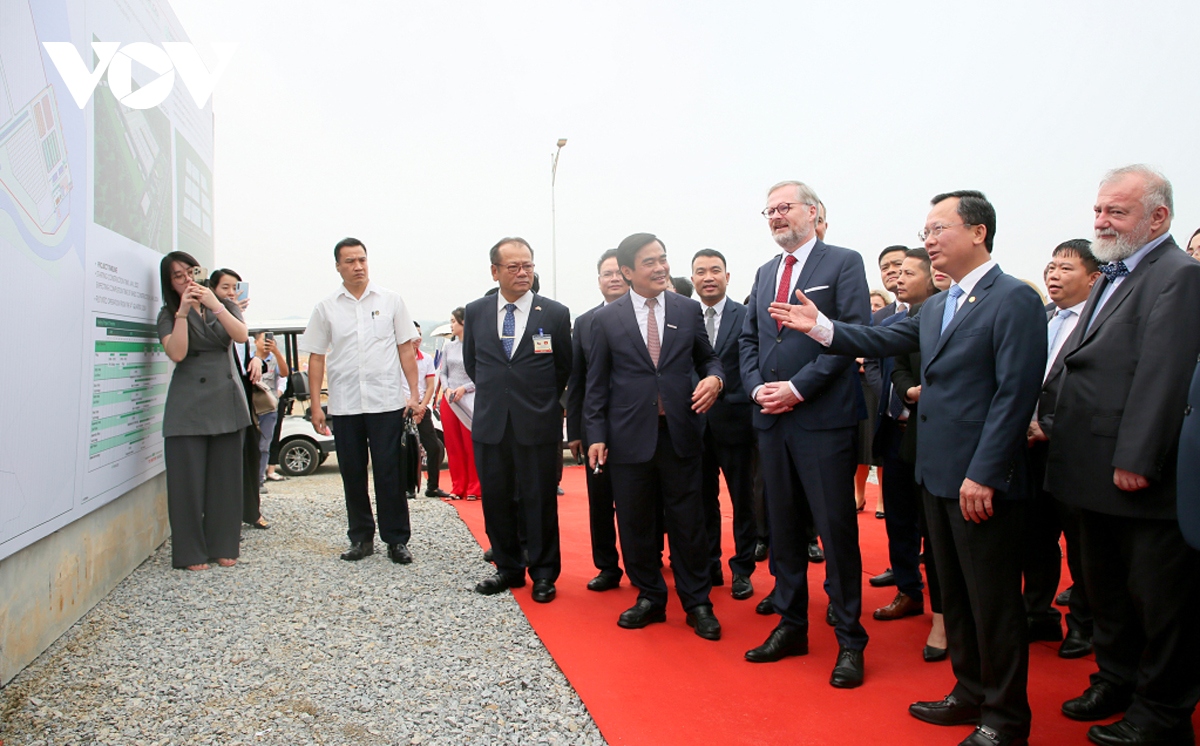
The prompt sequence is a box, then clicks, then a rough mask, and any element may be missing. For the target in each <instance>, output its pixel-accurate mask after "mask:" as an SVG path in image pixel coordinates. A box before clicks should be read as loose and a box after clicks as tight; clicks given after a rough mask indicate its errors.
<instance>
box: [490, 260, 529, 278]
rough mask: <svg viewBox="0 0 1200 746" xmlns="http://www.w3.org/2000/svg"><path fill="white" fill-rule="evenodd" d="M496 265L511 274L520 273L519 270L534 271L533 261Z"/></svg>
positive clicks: (495, 265)
mask: <svg viewBox="0 0 1200 746" xmlns="http://www.w3.org/2000/svg"><path fill="white" fill-rule="evenodd" d="M492 266H494V267H499V268H500V269H502V270H504V271H505V272H507V273H509V274H510V275H515V274H518V273H519V272H522V271H525V272H533V262H525V263H524V264H494V265H492Z"/></svg>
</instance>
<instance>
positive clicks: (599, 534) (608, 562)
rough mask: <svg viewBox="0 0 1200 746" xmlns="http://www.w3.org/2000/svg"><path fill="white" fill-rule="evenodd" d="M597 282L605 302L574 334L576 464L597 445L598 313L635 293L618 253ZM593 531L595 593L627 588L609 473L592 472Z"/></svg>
mask: <svg viewBox="0 0 1200 746" xmlns="http://www.w3.org/2000/svg"><path fill="white" fill-rule="evenodd" d="M596 275H597V278H596V279H597V282H598V284H599V286H600V295H601V296H603V297H604V301H603V302H602V303H601V304H600V305H598V306H596V307H595V308H590V309H588V310H587V311H584V312H583V313H582V314H581V315H580V316H579V318H577V319H575V327H574V329H573V330H572V331H571V349H572V355H571V358H572V363H573V364H572V366H571V379H570V381H568V383H567V441H568V442H567V446H568V447H570V449H571V453H572V455H574V456H575V460H576V461H579V462H582V461H584V460H585V459H586V458H587V451H588V447H589V446H591V443H590V442H588V441H587V439H586V437H585V436H586V435H587V433H586V431H585V430H584V427H583V401H584V396H585V394H586V391H587V375H588V356H589V354H590V352H591V346H592V319H593V318H594V317H595V315H596V311H598V310H600V309H601V308H604V307H605V306H607V305H608V304H609V303H612V302H613V301H615V300H616V299H617V298H620V297H621V296H623V295H625V294H626V293H628V292H629V284H628V283H627V282H625V275H623V274H621V268H620V266H618V265H617V250H616V249H608V250H607V251H605V252H604V253H603V254H601V255H600V260H599V261H598V262H596ZM586 474H587V491H588V528H589V533H590V535H591V540H592V563H593V564H595V565H596V569H597V570H599V571H600V572H599V574H598V575H596V577H594V578H592V579H591V580H589V581H588V584H587V589H588V590H589V591H608V590H612V589H613V588H616V587H617V586H619V585H620V584H621V576H622V575H624V574H625V573H624V572H623V571H622V570H621V561H620V557H619V555H618V554H617V527H616V524H615V523H614V520H615V518H616V510H615V508H614V506H613V493H612V480H611V479H610V478H609V475H608V472H607V471H604V470H603V469H601V470H600V471H598V472H597V471H595V470H593V469H587V470H586Z"/></svg>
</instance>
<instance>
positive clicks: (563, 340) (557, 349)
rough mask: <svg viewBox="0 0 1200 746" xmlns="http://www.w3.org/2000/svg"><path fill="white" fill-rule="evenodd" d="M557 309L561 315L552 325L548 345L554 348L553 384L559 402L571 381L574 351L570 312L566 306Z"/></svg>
mask: <svg viewBox="0 0 1200 746" xmlns="http://www.w3.org/2000/svg"><path fill="white" fill-rule="evenodd" d="M559 308H560V309H561V311H560V313H561V314H562V315H561V316H560V317H559V318H558V323H556V324H555V325H554V331H553V332H551V337H550V340H551V341H550V344H551V345H553V347H554V368H555V374H556V375H555V383H556V384H557V386H558V398H559V399H560V400H561V399H562V393H563V391H564V390H565V389H566V388H567V382H568V381H569V380H570V379H571V367H572V365H571V362H572V359H573V358H574V350H573V348H572V346H571V311H570V309H568V308H567V307H566V306H559Z"/></svg>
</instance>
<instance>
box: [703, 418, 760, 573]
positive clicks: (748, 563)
mask: <svg viewBox="0 0 1200 746" xmlns="http://www.w3.org/2000/svg"><path fill="white" fill-rule="evenodd" d="M752 450H753V449H752V447H751V446H750V444H748V443H746V444H738V445H729V444H725V443H721V442H719V441H718V440H717V439H716V437H714V436H713V432H712V430H711V429H710V428H708V427H705V429H704V456H703V458H702V460H701V470H702V477H701V488H700V494H701V495H702V496H703V500H704V530H705V533H707V535H708V560H709V570H710V572H712V573H714V574H716V573H719V572H720V571H721V499H720V494H721V472H724V474H725V486H726V488H727V489H728V490H729V500H730V503H732V505H733V551H734V554H733V557H731V558H730V559H729V571H730V572H731V573H733V574H734V575H746V576H750V575H752V574H753V573H754V566H755V562H754V542H755V540H756V539H757V535H758V532H757V530H756V528H755V524H754V474H753V471H752V469H753V466H752V459H753V454H752Z"/></svg>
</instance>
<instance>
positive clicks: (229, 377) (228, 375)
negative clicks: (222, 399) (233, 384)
mask: <svg viewBox="0 0 1200 746" xmlns="http://www.w3.org/2000/svg"><path fill="white" fill-rule="evenodd" d="M225 377H226V378H228V379H229V380H231V381H232V380H233V374H232V373H226V374H225Z"/></svg>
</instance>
